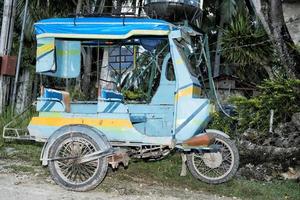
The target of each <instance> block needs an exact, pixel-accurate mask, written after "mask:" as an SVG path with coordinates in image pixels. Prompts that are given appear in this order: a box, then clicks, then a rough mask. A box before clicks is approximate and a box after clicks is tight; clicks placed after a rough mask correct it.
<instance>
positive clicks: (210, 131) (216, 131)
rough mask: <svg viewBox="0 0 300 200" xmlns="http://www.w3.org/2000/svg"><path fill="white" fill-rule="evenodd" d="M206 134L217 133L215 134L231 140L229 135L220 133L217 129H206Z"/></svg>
mask: <svg viewBox="0 0 300 200" xmlns="http://www.w3.org/2000/svg"><path fill="white" fill-rule="evenodd" d="M205 132H206V133H215V134H218V135H222V136H224V137H225V138H228V139H229V138H230V137H229V135H227V134H226V133H224V132H222V131H219V130H216V129H206V130H205Z"/></svg>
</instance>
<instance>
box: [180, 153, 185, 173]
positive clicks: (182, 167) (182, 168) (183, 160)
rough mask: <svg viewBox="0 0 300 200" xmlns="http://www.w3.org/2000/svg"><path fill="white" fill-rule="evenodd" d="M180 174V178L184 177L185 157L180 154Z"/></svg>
mask: <svg viewBox="0 0 300 200" xmlns="http://www.w3.org/2000/svg"><path fill="white" fill-rule="evenodd" d="M181 160H182V163H181V172H180V176H186V155H185V154H184V153H182V154H181Z"/></svg>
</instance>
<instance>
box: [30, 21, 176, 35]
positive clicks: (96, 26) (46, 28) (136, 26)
mask: <svg viewBox="0 0 300 200" xmlns="http://www.w3.org/2000/svg"><path fill="white" fill-rule="evenodd" d="M173 28H174V26H173V25H172V24H170V23H168V22H165V21H163V20H156V19H144V18H107V17H93V18H90V17H88V18H84V17H80V18H52V19H45V20H41V21H39V22H37V23H35V33H36V35H37V38H44V37H55V38H76V39H126V38H129V37H131V36H133V35H168V34H169V32H170V31H171V30H172V29H173Z"/></svg>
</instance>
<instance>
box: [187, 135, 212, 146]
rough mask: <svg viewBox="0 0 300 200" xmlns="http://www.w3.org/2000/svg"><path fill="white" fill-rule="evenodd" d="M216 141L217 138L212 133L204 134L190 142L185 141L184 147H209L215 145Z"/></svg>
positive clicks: (191, 139) (189, 140)
mask: <svg viewBox="0 0 300 200" xmlns="http://www.w3.org/2000/svg"><path fill="white" fill-rule="evenodd" d="M214 141H215V138H214V137H213V135H212V134H211V133H203V134H201V135H198V136H194V137H192V138H190V139H188V140H185V141H184V142H183V146H188V147H208V146H210V145H211V144H213V143H214Z"/></svg>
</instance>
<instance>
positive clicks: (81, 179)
mask: <svg viewBox="0 0 300 200" xmlns="http://www.w3.org/2000/svg"><path fill="white" fill-rule="evenodd" d="M99 150H104V147H101V146H100V145H99V143H96V142H95V141H94V140H93V139H92V138H91V137H89V136H88V135H86V134H84V133H80V132H71V133H67V134H65V135H63V136H61V137H59V138H58V139H57V140H56V141H55V142H54V143H53V145H52V146H51V148H50V151H49V157H50V158H57V157H64V156H65V157H70V156H83V155H87V154H90V153H92V152H95V151H99ZM48 167H49V170H50V174H51V176H52V178H53V180H54V181H55V183H57V184H58V185H60V186H61V187H63V188H65V189H67V190H72V191H79V192H83V191H88V190H92V189H94V188H95V187H97V186H98V185H99V184H100V183H101V182H102V181H103V179H104V178H105V176H106V173H107V168H108V161H107V159H106V158H99V159H97V160H93V161H90V162H86V163H81V164H80V163H76V159H67V160H59V161H58V160H56V161H49V164H48Z"/></svg>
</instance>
